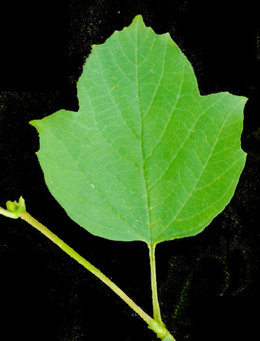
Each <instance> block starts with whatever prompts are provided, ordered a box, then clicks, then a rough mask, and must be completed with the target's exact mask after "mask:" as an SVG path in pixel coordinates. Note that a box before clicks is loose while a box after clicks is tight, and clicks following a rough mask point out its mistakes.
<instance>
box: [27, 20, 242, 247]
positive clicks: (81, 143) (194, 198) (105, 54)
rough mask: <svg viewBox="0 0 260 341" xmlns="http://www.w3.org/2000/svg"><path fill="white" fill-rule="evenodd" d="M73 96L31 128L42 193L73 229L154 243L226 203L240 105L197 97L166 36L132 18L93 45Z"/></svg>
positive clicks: (230, 99) (223, 97)
mask: <svg viewBox="0 0 260 341" xmlns="http://www.w3.org/2000/svg"><path fill="white" fill-rule="evenodd" d="M77 88H78V98H79V107H80V108H79V111H78V112H77V113H74V112H68V111H64V110H62V111H59V112H57V113H55V114H53V115H51V116H49V117H46V118H44V119H43V120H41V121H33V122H32V124H33V125H34V126H35V127H36V128H37V130H38V131H39V133H40V141H41V142H40V151H39V152H38V157H39V161H40V164H41V167H42V168H43V171H44V176H45V180H46V183H47V186H48V187H49V189H50V191H51V193H52V194H53V195H54V197H55V198H56V199H57V200H58V201H59V202H60V204H61V205H62V206H63V207H64V209H65V210H66V212H67V213H68V215H69V216H70V217H71V218H72V219H73V220H75V221H76V222H77V223H78V224H79V225H81V226H83V227H84V228H86V229H87V230H88V231H90V232H91V233H93V234H95V235H99V236H101V237H104V238H108V239H114V240H125V241H129V240H141V241H144V242H147V243H149V244H154V243H158V242H162V241H164V240H170V239H173V238H180V237H186V236H190V235H194V234H196V233H199V232H200V231H202V230H203V228H205V226H207V225H208V224H209V223H210V221H211V220H212V219H213V218H214V217H215V216H216V215H217V214H218V213H219V212H221V211H222V210H223V209H224V207H225V206H226V205H227V204H228V202H229V201H230V199H231V197H232V196H233V194H234V190H235V187H236V185H237V182H238V179H239V175H240V173H241V171H242V169H243V167H244V163H245V155H246V154H245V153H244V152H243V151H242V150H241V147H240V135H241V131H242V122H243V107H244V105H245V102H246V99H245V98H244V97H241V96H234V95H231V94H229V93H219V94H213V95H207V96H201V95H200V94H199V90H198V85H197V81H196V77H195V75H194V71H193V69H192V66H191V65H190V63H189V61H188V60H187V58H186V57H185V56H184V55H183V53H182V52H181V51H180V49H179V48H178V47H177V45H176V44H175V43H174V42H173V41H172V40H171V38H170V36H169V34H164V35H157V34H155V33H154V32H153V31H152V29H151V28H147V27H146V26H145V25H144V23H143V21H142V18H141V16H137V17H136V18H135V19H134V21H133V23H132V24H131V25H130V26H129V27H127V28H125V29H123V30H122V31H120V32H115V33H114V34H113V35H112V36H111V37H110V38H109V39H108V40H107V41H106V42H105V44H102V45H99V46H94V48H93V50H92V53H91V55H90V57H89V58H88V59H87V61H86V64H85V66H84V69H83V73H82V75H81V77H80V79H79V81H78V84H77ZM227 145H228V146H229V148H227ZM53 146H55V148H53ZM60 156H62V158H61V157H60ZM58 159H60V161H58ZM219 174H221V176H219ZM219 198H221V199H219Z"/></svg>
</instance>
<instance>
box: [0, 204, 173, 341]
mask: <svg viewBox="0 0 260 341" xmlns="http://www.w3.org/2000/svg"><path fill="white" fill-rule="evenodd" d="M7 206H9V208H10V209H11V210H13V211H9V210H8V209H7V210H6V209H4V208H2V207H0V214H2V215H4V216H6V217H9V218H21V219H22V220H24V221H26V222H27V223H28V224H30V225H31V226H33V227H34V228H36V229H37V230H38V231H40V232H41V233H42V234H44V235H45V236H46V237H47V238H48V239H50V240H51V241H52V242H53V243H54V244H56V245H57V246H59V248H61V249H62V250H63V251H64V252H66V253H67V254H68V255H69V256H70V257H72V258H73V259H74V260H76V261H77V262H78V263H79V264H81V265H82V266H83V267H84V268H85V269H87V270H88V271H90V272H91V273H92V274H93V275H95V276H96V277H97V278H99V279H100V280H101V281H102V282H103V283H104V284H106V285H107V286H108V287H109V288H110V289H111V290H112V291H113V292H114V293H116V294H117V295H118V296H119V297H120V298H121V299H122V300H123V301H124V302H125V303H126V304H128V305H129V307H130V308H132V309H133V310H134V311H135V312H136V313H137V314H138V315H139V316H140V317H141V318H142V319H143V320H144V321H145V322H146V323H147V324H148V328H150V329H151V330H153V331H154V332H155V333H156V335H157V337H158V338H160V339H161V340H162V341H168V340H169V341H175V339H174V337H173V336H172V335H171V334H170V332H169V331H168V330H167V329H166V328H165V326H164V325H163V324H162V323H159V321H157V320H155V319H153V318H152V317H151V316H149V315H148V314H147V313H146V312H145V311H144V310H143V309H142V308H141V307H139V306H138V305H137V304H136V303H135V302H134V301H133V300H132V299H131V298H130V297H129V296H127V295H126V294H125V293H124V292H123V291H122V290H121V289H120V288H119V287H118V286H117V285H116V284H115V283H114V282H112V281H111V280H110V279H109V278H108V277H107V276H105V275H104V274H103V273H102V272H101V271H100V270H99V269H97V268H96V267H95V266H94V265H92V264H91V263H90V262H88V261H87V260H86V259H85V258H83V257H82V256H80V255H79V254H78V253H77V252H76V251H75V250H73V249H72V248H71V247H70V246H69V245H68V244H66V243H65V242H64V241H63V240H61V239H60V238H59V237H58V236H56V235H55V234H54V233H53V232H51V231H50V230H49V229H48V228H47V227H46V226H44V225H43V224H41V223H40V222H39V221H38V220H36V219H35V218H34V217H32V216H31V215H30V214H29V213H28V212H27V211H26V209H25V204H24V200H23V198H20V200H19V203H17V202H14V203H12V202H9V205H7Z"/></svg>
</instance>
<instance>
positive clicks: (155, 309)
mask: <svg viewBox="0 0 260 341" xmlns="http://www.w3.org/2000/svg"><path fill="white" fill-rule="evenodd" d="M155 247H156V244H151V245H150V244H148V249H149V258H150V268H151V287H152V300H153V318H154V319H155V321H157V322H158V323H159V324H161V325H163V321H162V317H161V311H160V305H159V300H158V290H157V279H156V263H155Z"/></svg>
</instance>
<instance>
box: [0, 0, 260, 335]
mask: <svg viewBox="0 0 260 341" xmlns="http://www.w3.org/2000/svg"><path fill="white" fill-rule="evenodd" d="M0 7H1V8H0V34H1V41H0V204H1V205H2V206H4V203H5V201H7V200H9V199H10V200H15V199H18V198H19V196H20V195H23V197H24V198H25V200H26V204H27V208H28V211H29V212H30V213H31V214H32V215H34V216H35V217H36V218H38V219H39V220H40V221H41V222H43V223H44V224H46V225H47V226H48V227H49V228H50V229H51V230H52V231H53V232H55V233H56V234H58V235H59V236H60V237H61V238H62V239H64V240H65V241H66V242H68V243H69V244H70V245H71V246H72V247H73V248H75V249H76V250H77V251H78V252H79V253H80V254H81V255H82V256H84V257H86V258H87V259H88V260H89V261H91V262H93V263H94V264H95V265H96V266H97V267H99V268H100V269H101V270H103V271H104V272H105V273H106V274H107V275H108V276H110V277H111V278H112V279H113V280H114V281H115V282H116V283H117V284H118V285H119V286H120V287H122V289H123V290H125V291H126V292H127V293H128V294H129V295H130V297H132V298H133V299H134V300H135V301H136V302H137V303H138V304H139V305H141V306H142V307H143V308H144V309H145V310H146V311H147V312H148V313H150V314H152V312H151V303H150V301H151V298H150V289H149V288H150V284H149V276H150V275H149V265H148V264H149V260H148V252H147V248H146V245H144V244H142V243H140V242H131V243H123V242H112V241H108V240H105V239H102V238H98V237H94V236H92V235H90V234H89V233H88V232H86V231H85V230H84V229H82V228H80V227H79V226H77V224H75V223H74V222H72V221H71V220H70V219H69V218H68V217H67V216H66V213H65V212H64V211H63V209H62V208H61V207H60V206H59V205H58V203H57V202H56V201H55V199H54V198H53V197H52V196H51V195H50V193H49V192H48V190H47V188H46V186H45V183H44V180H43V174H42V172H41V169H40V167H39V164H38V161H37V158H36V156H35V152H36V151H37V150H38V148H39V145H38V137H37V133H36V131H35V130H34V128H32V127H31V126H29V124H28V121H30V120H31V119H36V118H42V117H44V116H46V115H49V114H51V113H53V112H55V111H57V110H59V109H61V108H65V109H70V110H77V108H78V102H77V97H76V81H77V79H78V77H79V76H80V74H81V71H82V65H83V63H84V60H85V59H86V57H87V56H88V54H89V52H90V48H91V44H94V43H95V44H99V43H103V42H104V41H105V40H106V39H107V38H108V37H109V36H110V35H111V34H112V33H113V32H114V30H116V29H117V30H120V29H122V28H123V27H125V26H128V25H129V24H130V22H131V21H132V19H133V18H134V16H135V15H137V14H142V15H143V17H144V20H145V23H146V24H147V25H149V26H152V28H153V29H154V30H155V32H156V33H164V32H170V34H171V36H172V38H173V39H174V41H175V42H176V43H177V44H178V45H179V46H180V48H181V49H182V50H183V52H184V53H185V54H186V56H187V57H188V59H189V60H190V61H191V63H192V65H193V67H194V70H195V73H196V76H197V78H198V83H199V87H200V91H201V93H202V94H208V93H212V92H217V91H229V92H231V93H233V94H237V95H243V96H246V97H248V98H249V100H248V102H247V104H246V108H245V120H244V132H243V136H242V147H243V149H244V150H245V151H246V152H247V153H248V157H247V163H246V166H245V169H244V171H243V174H242V176H241V178H240V182H239V185H238V187H237V190H236V193H235V195H234V197H233V199H232V200H231V203H230V204H229V205H228V206H227V207H226V209H225V210H224V211H223V212H222V213H221V214H220V215H219V216H218V217H217V218H215V219H214V221H213V222H212V223H211V225H210V226H208V227H207V228H206V229H205V231H204V232H203V233H201V234H199V235H197V236H195V237H192V238H185V239H182V240H177V241H172V242H166V243H162V244H160V245H159V246H158V248H157V262H158V285H159V296H160V300H161V309H162V314H163V317H164V319H165V321H166V323H167V326H168V328H169V329H170V330H171V331H172V332H173V333H174V335H175V336H176V339H177V341H183V340H187V341H196V340H200V341H204V340H211V341H212V340H220V339H221V340H222V341H224V340H236V341H239V340H251V339H253V335H254V333H257V332H258V329H257V325H258V321H259V303H260V302H259V293H260V292H259V287H260V277H259V271H260V257H259V255H260V252H259V251H260V250H259V249H260V241H259V215H258V210H259V204H260V195H259V187H260V186H259V180H260V178H259V171H260V152H259V151H260V149H259V148H260V122H259V77H258V73H259V59H260V51H259V50H260V46H259V40H260V36H259V35H258V32H259V28H258V27H257V23H256V16H257V8H256V7H254V6H253V5H252V3H251V2H250V1H247V2H242V1H241V2H233V1H227V0H226V1H212V2H210V1H207V2H202V1H191V0H183V1H180V0H178V1H177V0H176V1H170V0H168V1H167V0H160V1H148V0H146V1H137V0H132V1H130V0H126V1H119V0H117V1H112V0H108V1H105V0H99V1H87V0H80V1H76V0H67V1H61V2H55V3H54V2H51V1H44V2H43V1H38V2H36V1H35V2H34V5H33V4H31V3H29V2H26V1H23V2H20V5H18V4H17V3H15V2H13V1H8V4H5V5H3V4H1V5H0ZM257 42H258V45H257ZM0 309H1V317H0V339H1V340H3V341H13V340H18V339H24V340H27V341H31V340H34V341H41V340H45V341H46V340H48V341H86V340H103V339H108V340H109V339H113V340H120V341H132V340H137V341H138V340H143V341H144V340H155V336H154V334H153V333H152V332H151V331H149V330H148V329H147V328H146V326H145V324H144V323H143V321H142V320H141V319H140V318H139V317H136V316H134V314H132V311H131V310H130V309H129V308H128V307H127V306H126V305H125V304H124V303H123V302H121V300H120V299H119V298H117V297H116V296H115V295H114V294H113V293H112V292H110V291H109V289H107V288H106V287H105V286H104V285H103V284H102V283H100V282H99V281H98V280H97V279H96V278H94V277H93V276H92V275H91V274H89V273H88V272H87V271H86V270H84V269H83V268H82V267H81V266H80V265H78V264H76V263H75V262H74V261H73V260H71V259H70V258H69V257H68V256H67V255H65V254H64V253H63V252H62V251H60V250H59V249H58V248H57V247H56V246H55V245H52V244H51V242H49V241H48V240H47V239H46V238H45V237H44V236H42V235H40V234H39V233H38V232H37V231H35V230H33V229H32V228H31V227H30V226H27V225H26V224H25V223H24V222H22V221H20V220H11V219H8V218H5V217H0Z"/></svg>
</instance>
